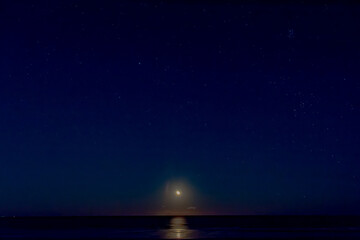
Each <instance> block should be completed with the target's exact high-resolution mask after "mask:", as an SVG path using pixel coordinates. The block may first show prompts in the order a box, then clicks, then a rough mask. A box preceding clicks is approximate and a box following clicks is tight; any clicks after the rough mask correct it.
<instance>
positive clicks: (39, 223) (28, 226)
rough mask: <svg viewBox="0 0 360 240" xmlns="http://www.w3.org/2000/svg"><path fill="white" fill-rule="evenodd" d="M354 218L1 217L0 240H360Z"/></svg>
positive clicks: (356, 222)
mask: <svg viewBox="0 0 360 240" xmlns="http://www.w3.org/2000/svg"><path fill="white" fill-rule="evenodd" d="M359 223H360V221H359V218H357V217H244V216H242V217H214V216H211V217H209V216H206V217H205V216H197V217H195V216H192V217H61V218H1V219H0V239H129V238H130V239H208V238H215V239H216V238H218V239H220V238H221V239H224V238H228V239H236V238H241V239H360V227H359Z"/></svg>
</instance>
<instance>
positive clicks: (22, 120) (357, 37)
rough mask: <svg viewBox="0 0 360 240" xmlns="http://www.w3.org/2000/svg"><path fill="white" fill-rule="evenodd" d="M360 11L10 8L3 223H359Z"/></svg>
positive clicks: (3, 89)
mask: <svg viewBox="0 0 360 240" xmlns="http://www.w3.org/2000/svg"><path fill="white" fill-rule="evenodd" d="M359 12H360V5H359V4H357V5H356V4H352V5H351V4H347V5H346V4H336V3H334V2H333V3H332V4H324V3H322V4H320V3H319V4H302V3H300V2H298V3H297V4H295V3H294V4H284V3H280V2H276V3H266V2H253V3H250V2H243V3H241V4H240V3H235V2H227V1H221V3H220V1H219V2H217V3H215V2H214V1H199V2H196V3H190V1H175V2H173V3H167V2H160V1H152V2H150V1H149V2H145V1H10V0H9V1H2V2H1V3H0V35H1V37H0V195H1V197H0V215H119V214H120V215H121V214H166V213H169V212H171V210H172V209H171V208H172V207H174V208H177V211H182V210H183V211H185V210H186V211H190V212H191V211H192V212H193V213H197V214H203V213H215V214H360V205H359V204H358V203H359V202H360V174H359V169H360V162H359V160H360V148H359V147H360V137H359V134H360V125H359V122H360V109H359V107H360V94H359V93H360V91H359V90H360V81H359V80H360V68H359V66H360V60H359V59H360V47H359V43H360V34H359V31H358V29H360V14H359ZM179 185H180V186H182V187H183V191H184V194H185V193H187V194H188V197H187V198H186V202H183V203H182V204H178V203H176V202H174V201H177V200H174V199H172V198H169V196H165V195H166V194H167V193H166V192H167V191H168V190H169V189H168V188H172V187H173V186H175V188H176V187H178V186H179ZM169 186H170V187H169ZM190 189H191V191H190ZM169 191H170V192H172V191H173V189H170V190H169ZM176 204H178V205H177V206H175V205H176ZM180 208H182V210H181V209H180ZM188 208H189V209H188ZM179 209H180V210H179ZM184 209H185V210H184Z"/></svg>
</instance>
